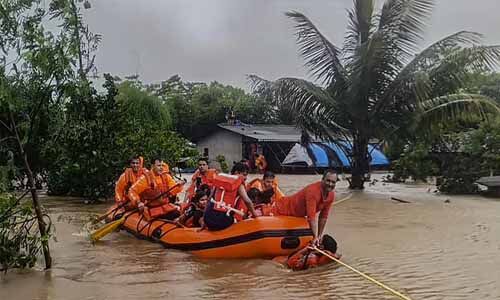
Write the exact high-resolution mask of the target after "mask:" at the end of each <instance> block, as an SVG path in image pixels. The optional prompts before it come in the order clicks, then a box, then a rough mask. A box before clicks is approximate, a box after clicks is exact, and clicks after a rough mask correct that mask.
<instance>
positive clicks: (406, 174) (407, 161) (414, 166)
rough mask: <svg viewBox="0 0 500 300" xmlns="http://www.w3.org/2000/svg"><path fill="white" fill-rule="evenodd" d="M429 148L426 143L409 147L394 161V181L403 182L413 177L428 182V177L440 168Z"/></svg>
mask: <svg viewBox="0 0 500 300" xmlns="http://www.w3.org/2000/svg"><path fill="white" fill-rule="evenodd" d="M428 149H429V146H427V145H426V144H425V143H417V144H416V145H412V146H410V147H407V149H405V151H404V152H403V153H402V154H401V157H400V158H399V159H398V160H396V161H394V162H393V172H394V174H393V176H392V178H391V179H392V181H394V182H403V181H405V180H406V179H409V178H411V179H413V180H422V181H424V182H426V181H427V177H429V176H433V175H435V174H436V172H437V171H438V169H437V166H436V164H435V163H434V162H433V160H432V158H431V156H430V154H429V150H428Z"/></svg>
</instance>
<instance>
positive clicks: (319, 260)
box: [273, 234, 341, 271]
mask: <svg viewBox="0 0 500 300" xmlns="http://www.w3.org/2000/svg"><path fill="white" fill-rule="evenodd" d="M319 248H320V249H321V250H323V251H324V252H326V253H328V254H329V255H331V256H333V257H335V258H336V259H340V257H341V255H340V254H337V253H336V252H337V242H336V241H335V239H334V238H333V237H331V236H329V235H327V234H325V235H324V236H323V238H322V239H321V245H320V246H319ZM273 261H275V262H278V263H280V264H282V265H284V266H286V267H287V268H290V269H292V270H294V271H301V270H307V269H309V268H315V267H319V266H322V265H325V264H328V263H330V262H332V260H331V259H330V258H328V257H327V256H325V255H323V254H321V253H319V252H317V251H314V250H313V249H309V248H308V247H305V248H303V249H301V250H299V251H297V252H295V253H292V254H291V255H289V256H288V257H287V256H278V257H275V258H273Z"/></svg>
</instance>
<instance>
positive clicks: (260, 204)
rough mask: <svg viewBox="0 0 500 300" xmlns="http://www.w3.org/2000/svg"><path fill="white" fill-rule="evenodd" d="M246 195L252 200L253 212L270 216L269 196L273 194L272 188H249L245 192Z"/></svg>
mask: <svg viewBox="0 0 500 300" xmlns="http://www.w3.org/2000/svg"><path fill="white" fill-rule="evenodd" d="M247 194H248V197H249V198H250V199H251V200H252V203H253V205H254V208H255V212H256V213H257V215H258V216H259V217H260V216H272V215H273V213H272V206H271V198H272V197H273V195H274V191H273V189H269V190H265V191H260V190H259V189H257V188H254V187H253V188H250V189H249V190H248V192H247Z"/></svg>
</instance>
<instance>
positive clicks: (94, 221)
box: [92, 200, 129, 224]
mask: <svg viewBox="0 0 500 300" xmlns="http://www.w3.org/2000/svg"><path fill="white" fill-rule="evenodd" d="M128 202H129V201H128V200H127V201H126V202H125V203H123V204H120V205H118V206H117V207H115V208H113V209H112V210H111V211H109V212H107V213H105V214H103V215H101V216H99V217H97V218H96V219H95V220H93V221H92V224H97V223H99V222H101V221H102V220H104V219H106V217H107V216H109V215H110V214H111V213H113V212H115V211H117V210H119V209H120V208H122V207H124V206H125V205H126V204H127V203H128Z"/></svg>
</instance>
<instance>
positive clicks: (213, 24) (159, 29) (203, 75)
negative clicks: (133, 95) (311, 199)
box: [84, 0, 500, 89]
mask: <svg viewBox="0 0 500 300" xmlns="http://www.w3.org/2000/svg"><path fill="white" fill-rule="evenodd" d="M90 2H91V3H92V8H91V9H90V10H86V11H85V12H84V17H85V21H86V22H87V23H88V24H89V26H90V28H91V30H92V31H94V32H96V33H100V34H102V35H103V41H102V43H101V45H100V48H99V51H98V55H97V66H98V68H99V72H101V73H103V72H109V73H112V74H113V75H119V76H123V75H129V74H135V73H136V72H137V73H139V74H140V76H141V78H142V80H143V81H145V82H155V81H160V80H163V79H167V78H169V77H170V76H171V75H174V74H179V75H180V76H181V77H182V78H183V80H186V81H203V82H209V81H213V80H217V81H220V82H222V83H225V84H232V85H236V86H239V87H242V88H245V89H248V86H247V82H246V78H245V74H257V75H260V76H263V77H265V78H267V79H276V78H279V77H282V76H294V77H302V78H305V77H307V72H306V70H305V69H304V68H303V67H302V66H303V61H302V60H301V59H300V57H299V56H298V52H297V46H296V44H295V38H294V36H293V27H292V26H293V23H292V22H291V21H290V20H289V19H287V18H286V17H285V16H284V12H286V11H290V10H297V11H299V12H302V13H304V14H305V15H306V16H308V17H309V18H310V19H311V20H312V21H313V22H314V23H315V24H316V26H317V27H318V28H319V29H320V30H321V31H322V33H323V34H325V35H326V36H327V37H328V38H329V39H330V40H331V41H332V42H333V43H335V44H337V45H339V46H341V45H342V40H343V36H344V33H345V28H346V24H347V11H346V10H347V9H350V8H351V7H352V0H309V1H308V0H140V1H138V0H90ZM381 2H382V1H378V5H380V4H381ZM499 8H500V0H475V1H473V0H436V7H435V9H434V11H433V15H432V18H431V20H430V22H429V24H428V29H427V31H426V35H425V41H424V43H423V45H422V46H425V45H427V44H429V43H431V42H432V41H435V40H437V39H439V38H441V37H444V36H445V35H448V34H451V33H454V32H456V31H459V30H471V31H477V32H480V33H483V34H484V35H485V43H488V44H500V14H499V11H500V9H499Z"/></svg>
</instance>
